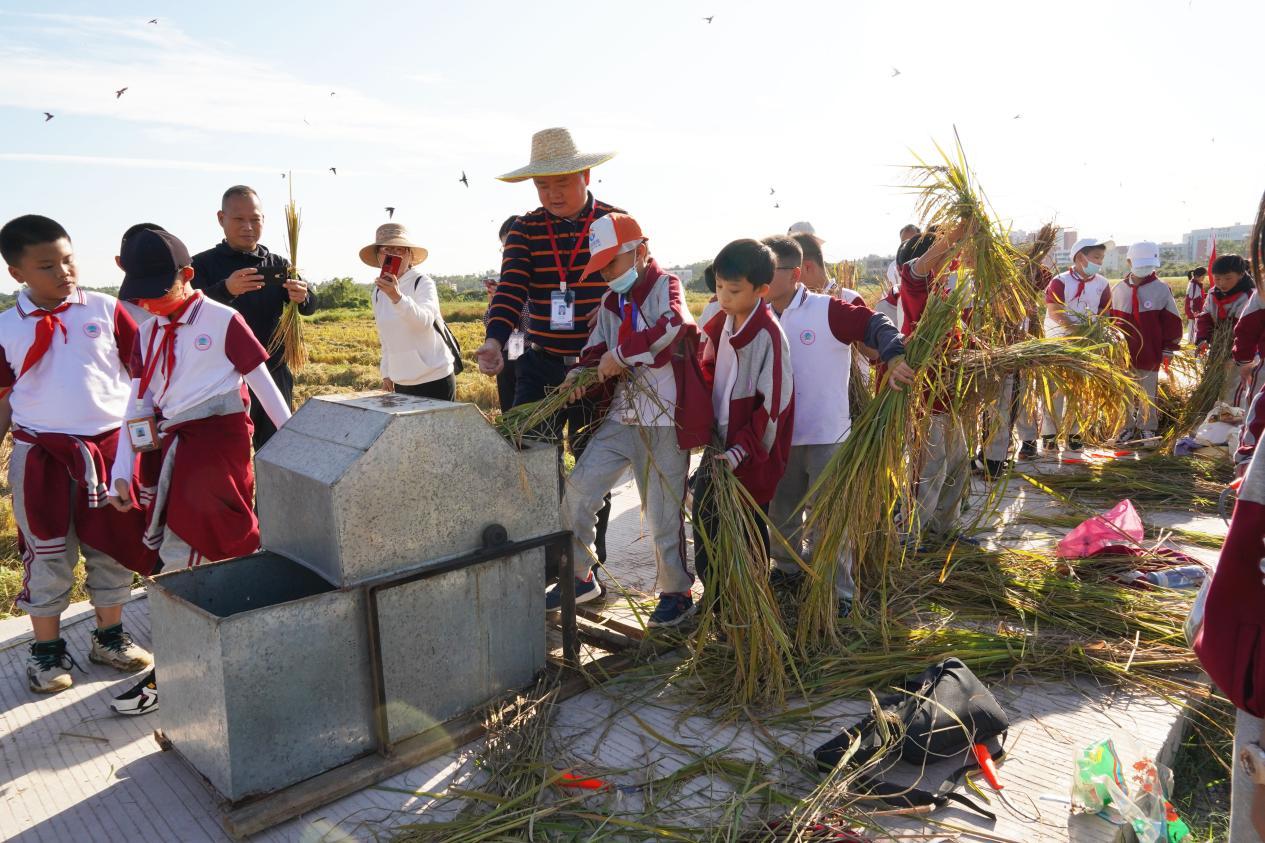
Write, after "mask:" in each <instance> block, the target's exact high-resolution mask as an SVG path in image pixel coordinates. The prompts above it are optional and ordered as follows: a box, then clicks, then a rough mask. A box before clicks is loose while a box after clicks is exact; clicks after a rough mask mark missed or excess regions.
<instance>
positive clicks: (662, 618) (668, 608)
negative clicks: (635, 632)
mask: <svg viewBox="0 0 1265 843" xmlns="http://www.w3.org/2000/svg"><path fill="white" fill-rule="evenodd" d="M696 609H697V607H696V606H695V605H694V598H693V597H691V596H690V595H688V594H668V593H666V592H665V593H663V594H660V595H659V605H658V606H656V607H655V609H654V611H653V612H651V613H650V620H648V621H646V626H652V627H665V626H676V625H677V624H679V623H680V622H681V621H683V620H685V619H686V618H688V617H689V616H690V615H692V614H694V612H695V610H696Z"/></svg>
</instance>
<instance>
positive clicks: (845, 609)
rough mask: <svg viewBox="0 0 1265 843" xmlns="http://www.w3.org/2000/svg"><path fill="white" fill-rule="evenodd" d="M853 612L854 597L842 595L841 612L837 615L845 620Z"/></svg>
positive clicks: (840, 599)
mask: <svg viewBox="0 0 1265 843" xmlns="http://www.w3.org/2000/svg"><path fill="white" fill-rule="evenodd" d="M851 614H852V599H851V598H849V597H840V598H839V614H838V616H837V617H838V618H839V620H844V619H845V618H847V617H848V616H849V615H851Z"/></svg>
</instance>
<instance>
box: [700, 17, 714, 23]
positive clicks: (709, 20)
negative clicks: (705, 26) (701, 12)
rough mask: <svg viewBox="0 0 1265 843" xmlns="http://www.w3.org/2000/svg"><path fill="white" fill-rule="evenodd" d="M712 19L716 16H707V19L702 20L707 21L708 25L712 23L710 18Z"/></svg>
mask: <svg viewBox="0 0 1265 843" xmlns="http://www.w3.org/2000/svg"><path fill="white" fill-rule="evenodd" d="M714 17H716V16H715V15H708V16H707V17H705V18H703V20H705V21H707V22H708V23H711V22H712V18H714Z"/></svg>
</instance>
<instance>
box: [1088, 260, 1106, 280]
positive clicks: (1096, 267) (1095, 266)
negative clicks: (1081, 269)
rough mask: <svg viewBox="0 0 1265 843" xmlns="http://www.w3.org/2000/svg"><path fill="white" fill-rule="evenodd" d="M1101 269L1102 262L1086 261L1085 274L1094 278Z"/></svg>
mask: <svg viewBox="0 0 1265 843" xmlns="http://www.w3.org/2000/svg"><path fill="white" fill-rule="evenodd" d="M1101 271H1102V264H1100V263H1094V262H1093V261H1085V273H1084V274H1085V275H1086V276H1088V277H1090V278H1093V277H1094V276H1095V275H1097V274H1098V273H1099V272H1101Z"/></svg>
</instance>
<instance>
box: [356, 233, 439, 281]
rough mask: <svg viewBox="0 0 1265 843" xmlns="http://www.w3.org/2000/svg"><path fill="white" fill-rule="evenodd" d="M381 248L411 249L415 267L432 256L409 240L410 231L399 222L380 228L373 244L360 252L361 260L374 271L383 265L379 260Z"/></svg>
mask: <svg viewBox="0 0 1265 843" xmlns="http://www.w3.org/2000/svg"><path fill="white" fill-rule="evenodd" d="M379 246H403V247H404V248H406V249H411V250H412V251H413V266H417V265H418V264H419V263H421V262H422V261H424V260H426V256H427V255H428V254H430V253H429V252H427V251H426V250H425V249H424V248H422V247H421V246H419V245H417V244H416V243H413V242H412V241H411V240H409V236H408V229H407V228H405V227H404V226H402V225H400V224H399V223H398V222H388V223H383V224H382V225H380V226H378V231H377V233H376V234H374V236H373V242H372V243H370V244H369V245H368V246H365V247H364V248H363V249H361V250H360V259H361V260H362V261H364V262H365V263H367V264H369V265H370V266H372V267H373V268H374V269H377V268H378V267H379V266H381V265H382V261H380V260H378V247H379Z"/></svg>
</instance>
